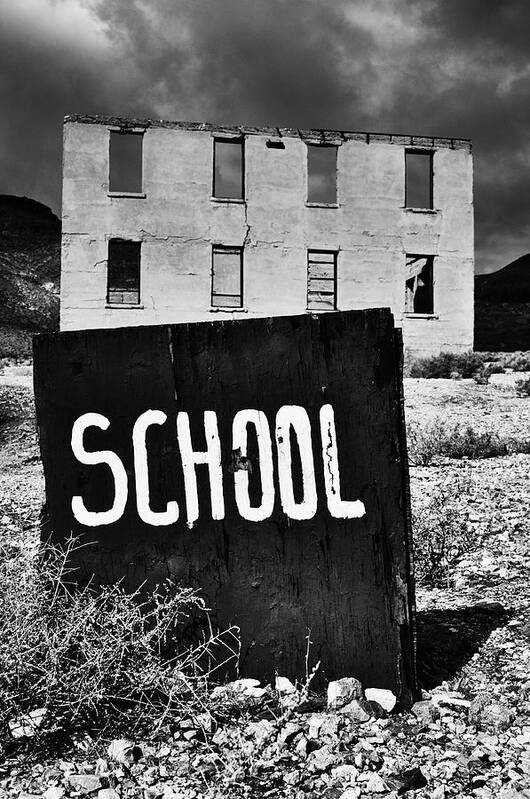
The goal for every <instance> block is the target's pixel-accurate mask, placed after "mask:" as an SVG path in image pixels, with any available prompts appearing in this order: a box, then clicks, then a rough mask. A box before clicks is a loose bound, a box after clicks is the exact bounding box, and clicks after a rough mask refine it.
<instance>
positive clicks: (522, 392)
mask: <svg viewBox="0 0 530 799" xmlns="http://www.w3.org/2000/svg"><path fill="white" fill-rule="evenodd" d="M515 393H516V394H517V396H518V397H530V377H528V378H527V379H526V380H516V381H515Z"/></svg>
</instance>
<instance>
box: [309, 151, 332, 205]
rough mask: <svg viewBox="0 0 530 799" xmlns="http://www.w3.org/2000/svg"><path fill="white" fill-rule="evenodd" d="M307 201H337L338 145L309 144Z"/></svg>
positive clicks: (328, 203) (327, 203)
mask: <svg viewBox="0 0 530 799" xmlns="http://www.w3.org/2000/svg"><path fill="white" fill-rule="evenodd" d="M307 202H308V203H322V204H324V205H335V204H336V202H337V147H334V146H333V147H326V146H322V145H318V144H308V145H307Z"/></svg>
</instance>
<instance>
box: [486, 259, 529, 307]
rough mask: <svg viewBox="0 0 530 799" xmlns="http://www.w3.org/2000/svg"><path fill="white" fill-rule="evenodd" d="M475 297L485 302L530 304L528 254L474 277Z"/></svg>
mask: <svg viewBox="0 0 530 799" xmlns="http://www.w3.org/2000/svg"><path fill="white" fill-rule="evenodd" d="M475 297H476V299H480V300H483V301H485V302H494V303H499V302H530V253H526V255H522V256H521V257H520V258H517V260H516V261H512V263H511V264H508V266H505V267H503V268H502V269H499V270H498V271H497V272H490V273H489V274H487V275H476V277H475Z"/></svg>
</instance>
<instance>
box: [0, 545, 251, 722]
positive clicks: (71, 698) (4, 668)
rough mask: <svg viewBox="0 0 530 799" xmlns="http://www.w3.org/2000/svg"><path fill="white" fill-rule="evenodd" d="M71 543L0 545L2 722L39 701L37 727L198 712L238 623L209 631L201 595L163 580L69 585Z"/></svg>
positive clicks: (234, 646)
mask: <svg viewBox="0 0 530 799" xmlns="http://www.w3.org/2000/svg"><path fill="white" fill-rule="evenodd" d="M74 546H75V544H74V543H73V542H72V541H71V542H69V543H68V545H67V546H66V547H65V548H64V549H59V548H57V547H54V546H51V545H45V546H43V548H42V551H41V552H40V553H37V552H36V551H35V549H34V548H33V549H32V548H29V547H28V546H27V545H24V544H20V545H19V544H13V543H11V544H9V543H3V544H2V543H0V718H1V719H2V724H3V725H7V722H8V721H9V720H15V719H17V718H18V717H20V716H21V714H22V716H23V715H24V714H27V713H28V712H30V711H32V710H34V709H37V708H45V709H46V715H45V718H44V722H43V724H42V726H41V728H40V729H41V730H43V731H47V730H50V729H61V730H66V731H68V730H72V729H76V728H87V727H91V728H93V729H98V728H99V729H103V728H104V727H105V726H106V725H107V724H112V725H113V728H114V729H115V730H116V729H117V728H120V726H122V727H123V726H126V728H127V730H128V731H129V732H130V731H131V730H132V729H138V728H140V729H151V730H152V729H155V728H157V727H159V726H160V725H161V724H164V723H171V722H172V721H173V720H175V719H176V718H178V717H181V716H182V714H183V713H184V714H186V715H188V716H189V715H191V716H193V715H194V714H195V713H198V712H202V711H203V710H204V703H203V700H204V697H206V695H207V693H206V692H207V681H208V677H209V676H210V674H211V673H212V671H214V670H215V668H216V667H219V666H220V665H222V664H223V663H224V662H226V661H227V660H230V659H232V658H237V657H238V651H239V650H238V631H237V628H231V629H229V630H227V631H225V632H224V633H222V634H221V633H220V634H214V632H213V631H212V629H211V627H210V626H209V617H208V614H207V610H206V608H205V606H204V602H203V600H202V599H201V598H200V596H199V595H198V594H197V593H196V592H195V591H193V590H192V589H190V588H182V587H179V586H177V585H175V584H173V583H172V582H170V581H166V582H165V583H164V584H163V585H161V586H159V587H158V588H156V589H155V590H153V591H150V592H147V591H146V592H144V593H140V592H139V591H137V592H136V593H127V592H126V591H125V590H124V589H123V587H122V586H121V585H120V584H114V585H110V586H108V587H104V588H102V589H99V590H98V591H96V590H94V589H93V588H92V587H91V586H90V585H89V586H85V587H78V586H77V585H76V584H75V583H73V582H71V577H72V575H71V573H70V574H69V572H68V567H67V563H68V559H69V556H70V553H71V551H72V549H73V547H74ZM190 626H191V627H193V630H194V631H195V632H196V629H197V626H201V627H202V633H201V635H200V637H199V639H197V637H194V638H192V637H190V635H189V633H190ZM192 641H193V642H192ZM2 733H3V734H5V733H7V729H6V728H5V727H4V729H3V730H2Z"/></svg>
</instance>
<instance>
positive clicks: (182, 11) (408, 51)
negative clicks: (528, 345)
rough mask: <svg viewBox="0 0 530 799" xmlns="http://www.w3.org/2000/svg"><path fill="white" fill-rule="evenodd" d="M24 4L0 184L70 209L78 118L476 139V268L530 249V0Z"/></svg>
mask: <svg viewBox="0 0 530 799" xmlns="http://www.w3.org/2000/svg"><path fill="white" fill-rule="evenodd" d="M7 1H8V0H4V2H7ZM82 3H84V5H83V6H81V4H82ZM10 5H12V6H13V5H15V4H13V3H10ZM16 5H17V8H20V9H22V11H20V12H17V13H18V16H17V13H14V12H12V10H11V13H7V14H4V15H3V26H2V29H1V32H0V69H1V70H2V71H1V72H0V75H1V77H0V99H1V100H2V106H3V111H5V112H6V114H5V115H4V114H3V115H2V120H3V122H1V123H0V124H1V125H2V140H1V150H0V157H1V159H2V163H1V164H0V169H2V174H3V178H4V180H3V186H2V188H1V190H2V191H6V192H7V191H12V192H15V193H26V194H29V195H31V196H34V197H36V198H37V199H41V200H43V201H45V202H49V203H52V204H53V205H54V206H55V207H56V208H57V198H58V191H59V172H60V123H61V118H62V116H63V114H65V113H69V112H76V111H79V112H93V113H110V112H112V113H116V114H133V115H137V116H143V115H147V116H157V117H163V118H174V119H195V120H209V121H218V122H235V123H248V124H274V125H286V126H298V127H305V126H307V127H309V126H313V127H331V128H334V127H336V128H346V129H357V130H363V129H369V130H383V131H396V132H410V133H420V134H421V133H425V134H427V135H434V134H437V135H446V136H455V137H471V138H473V140H474V152H475V181H476V183H475V185H476V212H477V216H476V220H477V226H476V234H477V265H478V267H479V268H480V269H484V268H495V267H498V266H502V265H504V264H505V263H507V262H508V261H509V260H511V259H513V258H515V257H517V256H518V255H520V254H522V253H523V252H526V251H528V250H530V242H529V235H530V222H529V220H530V191H529V189H530V148H529V146H528V143H527V141H528V134H527V132H528V130H529V126H530V104H529V103H528V92H529V88H530V86H529V84H530V62H529V55H528V54H529V46H528V43H527V38H528V37H527V31H528V30H529V29H530V4H529V3H528V2H527V0H505V1H504V2H503V3H498V2H493V0H465V2H462V0H437V2H434V0H421V2H420V0H399V1H398V2H395V3H391V4H390V3H388V2H386V0H358V1H356V2H354V1H351V2H348V1H347V0H334V2H324V0H251V1H249V0H142V2H140V0H17V4H16ZM1 7H2V0H0V9H1ZM31 7H34V8H35V9H37V8H40V9H41V10H40V12H37V11H35V13H33V14H31V13H30V12H31ZM24 9H26V10H28V9H29V11H28V13H27V14H26V17H27V24H26V26H24V14H23V11H24ZM54 15H55V17H54ZM69 15H70V16H69ZM51 17H54V19H53V20H52V19H51ZM69 19H71V24H70V23H69Z"/></svg>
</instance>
